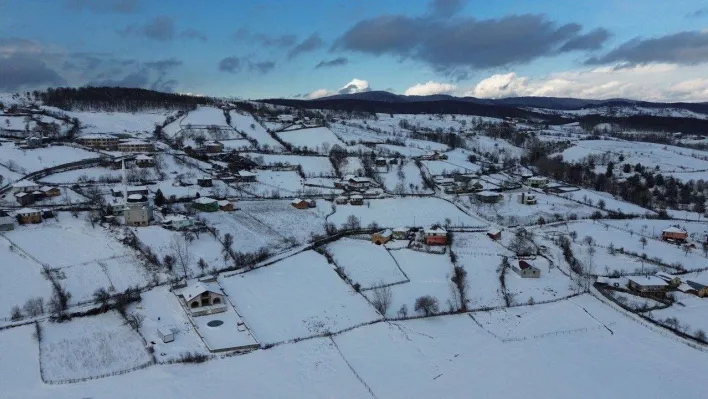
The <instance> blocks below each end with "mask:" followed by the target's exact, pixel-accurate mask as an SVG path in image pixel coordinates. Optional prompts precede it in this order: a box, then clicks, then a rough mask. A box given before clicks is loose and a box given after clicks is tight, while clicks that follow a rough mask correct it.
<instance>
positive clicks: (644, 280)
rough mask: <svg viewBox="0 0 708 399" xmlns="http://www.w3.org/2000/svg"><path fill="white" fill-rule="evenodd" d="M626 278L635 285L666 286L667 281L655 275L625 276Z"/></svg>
mask: <svg viewBox="0 0 708 399" xmlns="http://www.w3.org/2000/svg"><path fill="white" fill-rule="evenodd" d="M627 280H629V281H631V282H633V283H634V284H637V285H642V286H647V285H654V286H666V285H668V283H667V282H666V281H664V280H663V279H660V278H659V277H656V276H647V277H644V276H629V277H627Z"/></svg>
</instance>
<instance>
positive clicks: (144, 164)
mask: <svg viewBox="0 0 708 399" xmlns="http://www.w3.org/2000/svg"><path fill="white" fill-rule="evenodd" d="M135 164H136V165H137V166H138V167H139V168H149V167H151V166H155V160H153V159H152V157H151V156H149V155H145V154H140V155H138V156H137V157H135Z"/></svg>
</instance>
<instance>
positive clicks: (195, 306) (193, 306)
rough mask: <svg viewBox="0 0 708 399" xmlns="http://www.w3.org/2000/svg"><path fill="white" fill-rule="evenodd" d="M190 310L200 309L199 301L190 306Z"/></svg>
mask: <svg viewBox="0 0 708 399" xmlns="http://www.w3.org/2000/svg"><path fill="white" fill-rule="evenodd" d="M189 307H190V308H192V309H194V308H198V307H199V301H194V302H192V303H191V304H190V305H189Z"/></svg>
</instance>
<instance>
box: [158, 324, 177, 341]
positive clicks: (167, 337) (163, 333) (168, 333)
mask: <svg viewBox="0 0 708 399" xmlns="http://www.w3.org/2000/svg"><path fill="white" fill-rule="evenodd" d="M157 335H158V336H159V337H160V339H161V340H162V342H164V343H168V342H172V341H174V340H175V333H173V332H172V330H170V329H169V328H167V327H165V326H158V327H157Z"/></svg>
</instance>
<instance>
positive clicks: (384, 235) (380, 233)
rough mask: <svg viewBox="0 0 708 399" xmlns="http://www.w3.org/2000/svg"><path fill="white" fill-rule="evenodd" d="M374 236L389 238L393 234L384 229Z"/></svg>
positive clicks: (389, 230)
mask: <svg viewBox="0 0 708 399" xmlns="http://www.w3.org/2000/svg"><path fill="white" fill-rule="evenodd" d="M376 234H378V235H380V236H381V237H385V238H389V237H391V236H392V235H393V232H392V231H391V229H386V230H384V231H379V232H378V233H376Z"/></svg>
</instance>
